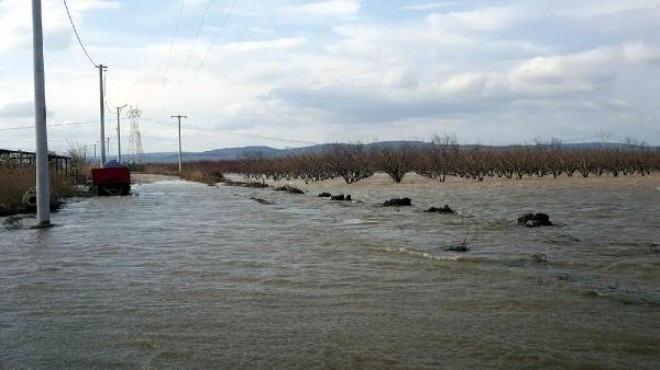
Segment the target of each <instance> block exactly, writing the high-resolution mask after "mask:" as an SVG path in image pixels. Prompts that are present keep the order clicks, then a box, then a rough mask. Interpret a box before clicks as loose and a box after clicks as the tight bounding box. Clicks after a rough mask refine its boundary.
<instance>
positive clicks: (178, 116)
mask: <svg viewBox="0 0 660 370" xmlns="http://www.w3.org/2000/svg"><path fill="white" fill-rule="evenodd" d="M170 117H171V118H177V119H178V120H179V175H181V118H188V116H182V115H180V114H179V115H176V116H170Z"/></svg>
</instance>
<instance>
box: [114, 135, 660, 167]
mask: <svg viewBox="0 0 660 370" xmlns="http://www.w3.org/2000/svg"><path fill="white" fill-rule="evenodd" d="M404 144H407V145H411V146H413V147H417V148H423V147H426V146H430V145H431V143H429V142H424V141H405V140H399V141H378V142H375V143H369V144H366V146H367V147H368V148H373V147H397V146H400V145H404ZM331 145H334V144H317V145H312V146H306V147H301V148H287V149H276V148H271V147H269V146H245V147H237V148H223V149H213V150H209V151H205V152H184V153H182V157H183V161H184V162H194V161H219V160H232V159H237V158H240V157H241V156H242V155H244V154H246V153H261V154H262V155H264V156H266V157H276V156H283V155H287V154H300V153H320V152H323V151H325V150H327V149H328V148H329V147H330V146H331ZM473 146H474V145H463V147H464V148H469V147H473ZM521 146H526V145H507V146H499V147H494V146H487V145H485V146H484V147H487V148H512V147H521ZM529 146H534V145H529ZM562 147H563V148H564V149H569V150H570V149H595V148H601V147H605V148H628V147H629V145H627V144H623V143H570V144H562ZM649 148H650V149H652V150H660V147H649ZM124 158H125V160H126V161H130V160H131V159H132V157H131V155H124ZM144 161H145V162H148V163H175V162H178V161H179V153H178V152H161V153H145V154H144Z"/></svg>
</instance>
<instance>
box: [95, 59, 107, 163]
mask: <svg viewBox="0 0 660 370" xmlns="http://www.w3.org/2000/svg"><path fill="white" fill-rule="evenodd" d="M96 68H98V69H99V89H100V97H101V99H100V103H101V166H103V165H104V164H105V106H104V100H105V98H104V96H103V95H104V94H103V72H104V71H106V70H107V69H108V66H104V65H103V64H99V65H98V66H96Z"/></svg>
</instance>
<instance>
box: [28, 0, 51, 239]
mask: <svg viewBox="0 0 660 370" xmlns="http://www.w3.org/2000/svg"><path fill="white" fill-rule="evenodd" d="M32 46H33V50H34V53H33V63H34V120H35V129H36V141H37V153H36V155H37V169H36V172H37V179H36V182H37V228H47V227H50V226H51V224H50V185H49V183H48V180H49V174H48V130H47V126H46V83H45V73H44V39H43V28H42V16H41V0H32Z"/></svg>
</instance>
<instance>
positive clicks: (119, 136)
mask: <svg viewBox="0 0 660 370" xmlns="http://www.w3.org/2000/svg"><path fill="white" fill-rule="evenodd" d="M127 106H128V104H124V105H123V106H121V107H117V162H119V163H121V130H120V128H119V127H120V126H119V121H120V118H121V117H120V115H121V110H122V109H123V108H126V107H127Z"/></svg>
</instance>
